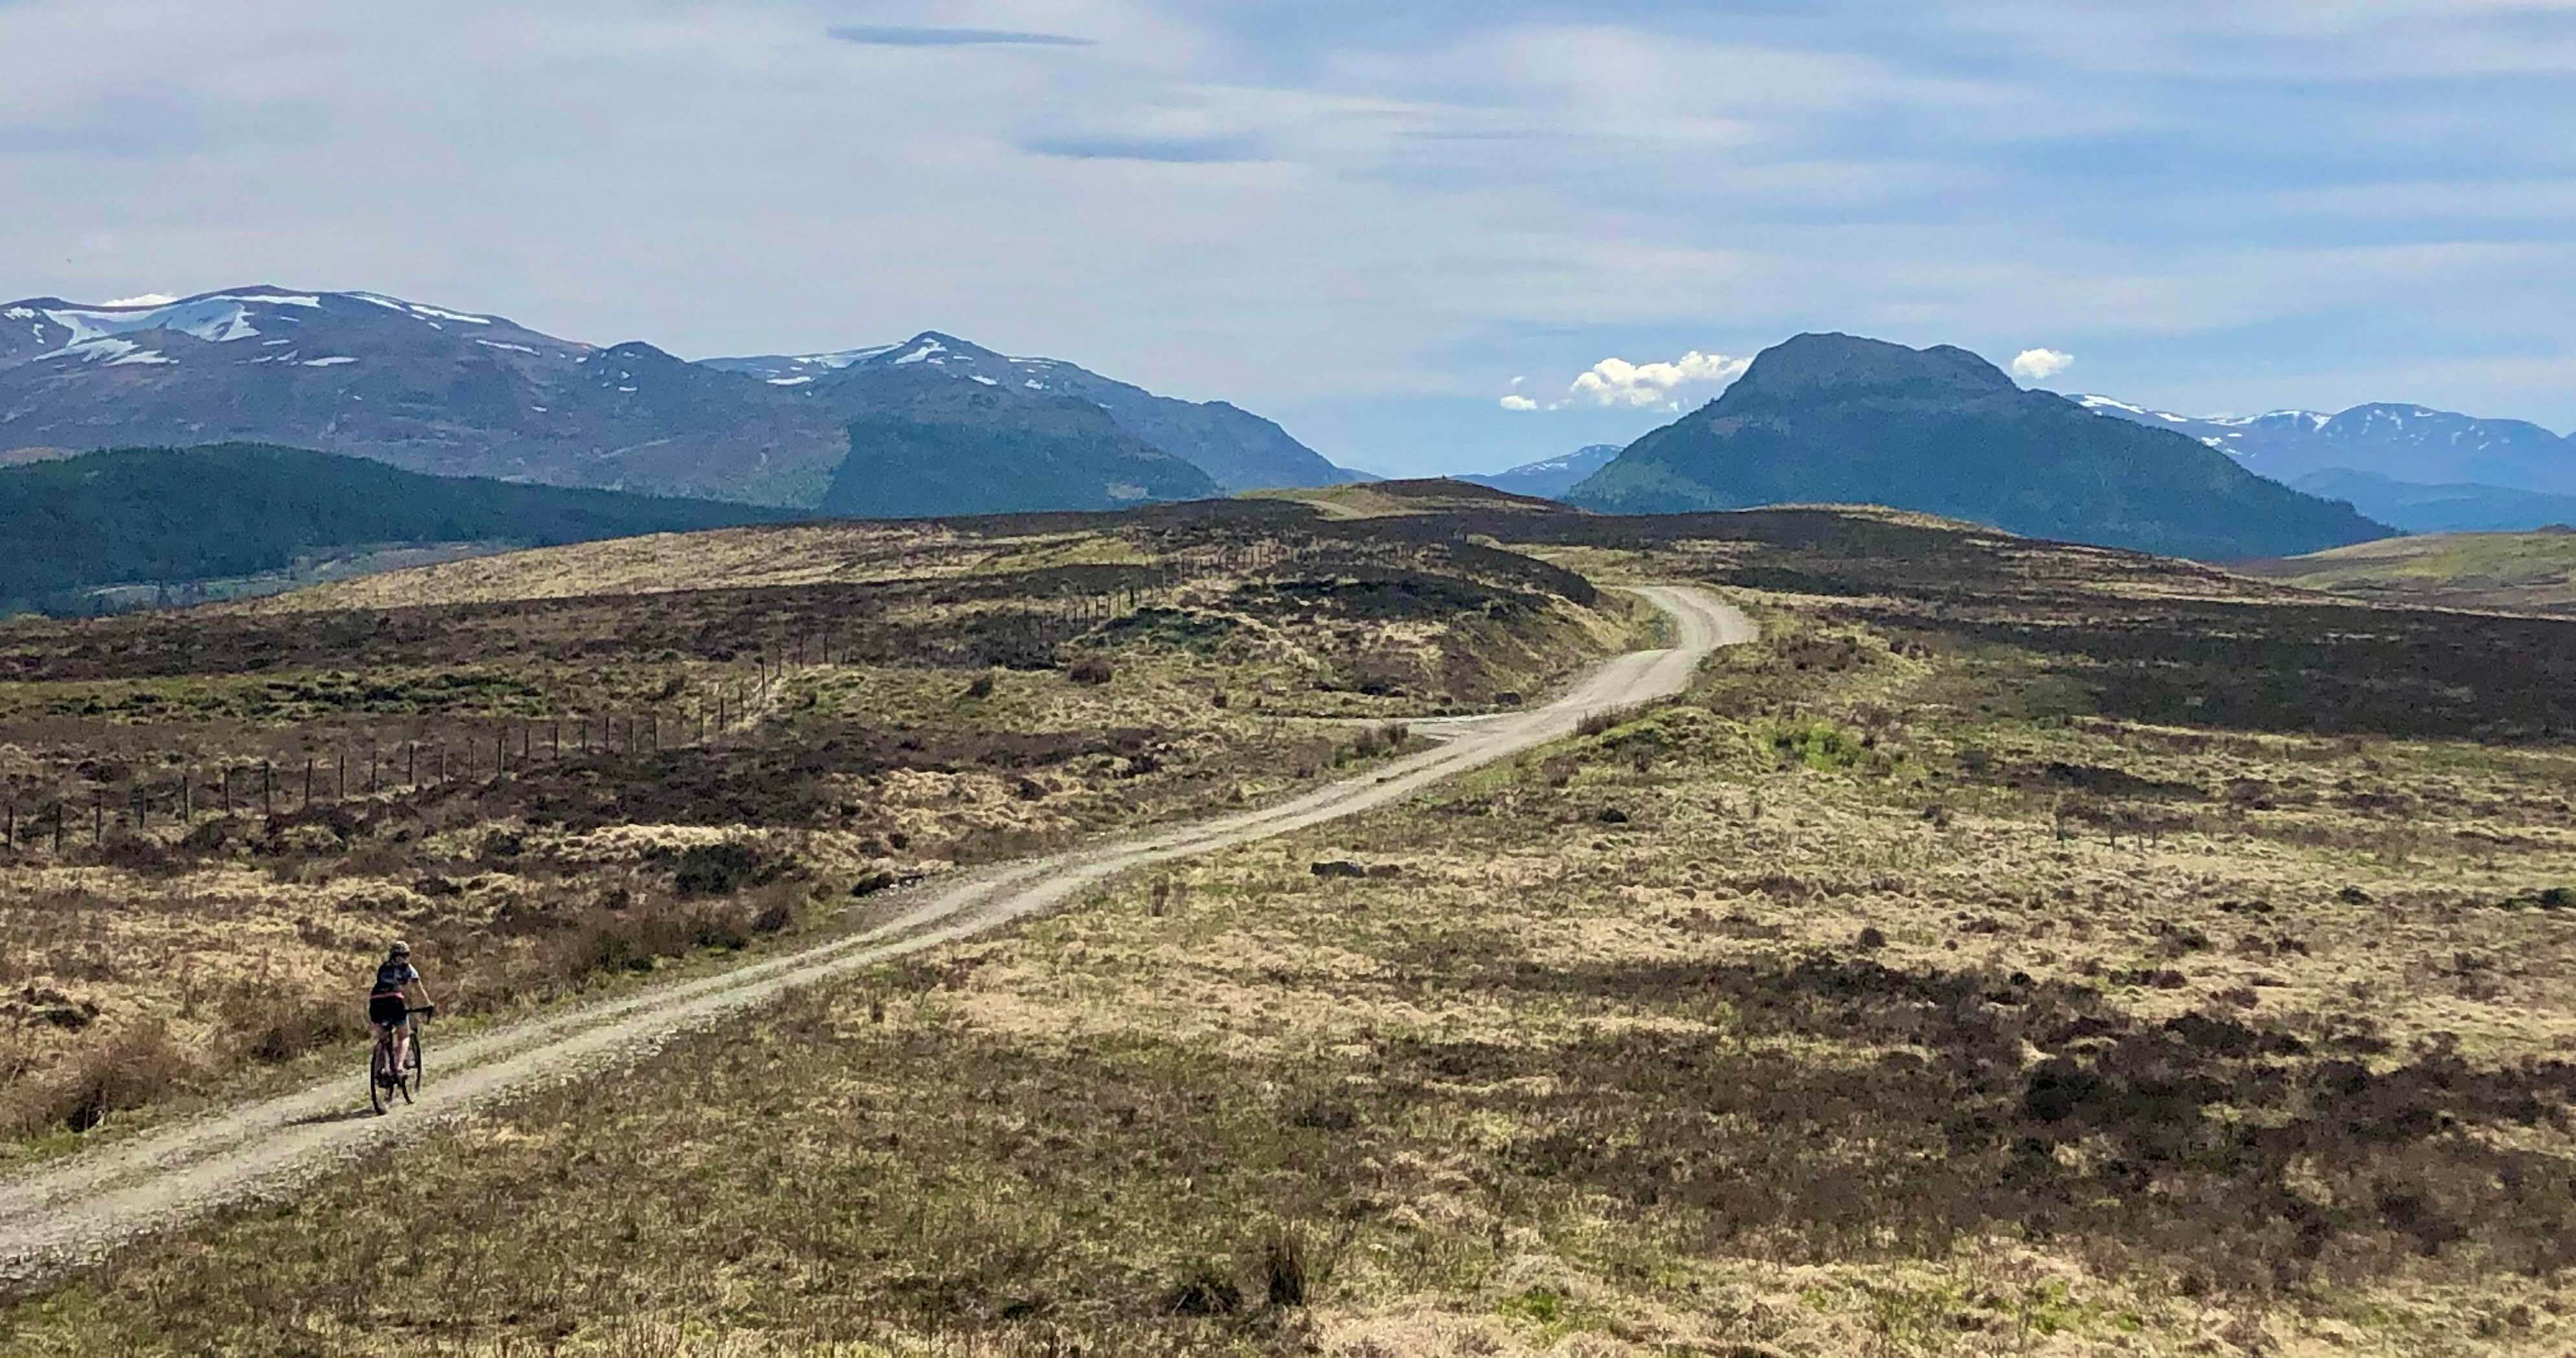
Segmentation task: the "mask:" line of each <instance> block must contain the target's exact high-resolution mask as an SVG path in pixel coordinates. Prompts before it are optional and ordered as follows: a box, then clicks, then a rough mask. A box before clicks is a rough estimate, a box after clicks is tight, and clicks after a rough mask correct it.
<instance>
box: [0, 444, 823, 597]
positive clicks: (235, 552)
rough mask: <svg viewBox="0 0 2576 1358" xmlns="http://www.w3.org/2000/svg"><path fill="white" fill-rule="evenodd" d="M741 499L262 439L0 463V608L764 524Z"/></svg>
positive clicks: (761, 514)
mask: <svg viewBox="0 0 2576 1358" xmlns="http://www.w3.org/2000/svg"><path fill="white" fill-rule="evenodd" d="M785 517H790V516H789V515H788V514H787V513H785V512H782V511H778V510H774V509H764V508H759V507H755V506H751V505H741V504H729V503H721V502H715V501H707V500H682V499H664V498H658V497H653V496H643V495H629V494H623V493H619V492H615V491H600V490H575V489H565V488H560V487H554V486H528V485H513V484H509V483H505V482H500V481H492V480H484V479H473V478H448V477H435V476H425V475H421V474H419V473H416V472H406V471H402V470H399V469H397V468H393V467H388V466H385V465H383V464H381V463H377V462H372V461H369V460H367V459H364V458H356V457H344V456H340V455H336V454H332V453H316V452H309V451H306V450H304V449H299V448H281V447H272V446H267V445H262V444H249V443H233V444H221V445H216V446H211V447H199V448H186V449H171V448H127V449H118V450H112V451H104V452H94V453H83V454H79V455H77V456H74V457H68V458H61V459H56V460H50V461H44V462H34V463H28V464H25V465H21V466H15V467H5V468H0V541H6V542H7V543H9V544H10V547H11V549H12V550H11V551H9V552H8V553H7V554H6V555H5V556H0V611H8V610H9V609H12V608H27V607H50V608H56V609H66V608H67V609H71V610H74V611H80V610H81V608H82V605H81V601H80V596H82V595H83V594H84V593H85V592H86V591H88V590H91V589H94V588H96V587H99V586H103V585H112V584H122V583H127V582H137V581H142V582H162V583H173V582H183V581H199V580H210V579H220V578H225V577H235V576H249V575H257V574H260V573H262V572H270V571H277V570H281V569H283V568H285V567H287V566H289V565H291V564H292V563H294V562H295V561H296V560H297V559H298V558H299V557H303V556H308V555H312V554H316V553H327V552H333V551H348V550H351V549H356V548H363V547H373V546H380V545H385V544H397V543H404V544H418V543H493V544H507V545H513V546H544V545H554V544H560V543H568V542H588V541H592V540H594V539H599V538H609V537H624V536H628V535H631V534H637V533H657V532H668V531H675V530H686V529H697V528H720V527H730V526H734V525H738V524H749V523H763V522H771V521H775V520H778V519H781V518H785Z"/></svg>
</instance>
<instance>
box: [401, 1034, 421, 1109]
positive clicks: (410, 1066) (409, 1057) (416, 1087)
mask: <svg viewBox="0 0 2576 1358" xmlns="http://www.w3.org/2000/svg"><path fill="white" fill-rule="evenodd" d="M406 1045H407V1047H408V1048H409V1050H408V1051H406V1052H405V1053H404V1056H403V1081H402V1092H403V1102H405V1103H409V1102H411V1100H412V1096H413V1095H414V1094H417V1093H419V1092H420V1029H419V1027H418V1026H414V1027H413V1028H412V1030H411V1041H410V1042H409V1043H408V1044H406Z"/></svg>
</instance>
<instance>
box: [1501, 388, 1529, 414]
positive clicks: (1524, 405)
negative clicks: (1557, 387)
mask: <svg viewBox="0 0 2576 1358" xmlns="http://www.w3.org/2000/svg"><path fill="white" fill-rule="evenodd" d="M1503 409H1505V410H1536V409H1538V402H1536V401H1533V400H1531V399H1530V398H1528V397H1526V396H1523V395H1521V394H1520V393H1519V392H1513V393H1512V394H1511V395H1509V396H1506V397H1504V398H1503Z"/></svg>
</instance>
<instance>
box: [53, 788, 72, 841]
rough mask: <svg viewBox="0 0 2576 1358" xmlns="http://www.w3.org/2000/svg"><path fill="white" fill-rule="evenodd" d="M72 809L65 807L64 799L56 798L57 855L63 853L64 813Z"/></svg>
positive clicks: (55, 837) (55, 829) (55, 832)
mask: <svg viewBox="0 0 2576 1358" xmlns="http://www.w3.org/2000/svg"><path fill="white" fill-rule="evenodd" d="M70 809H71V808H69V807H67V806H65V805H63V799H62V798H60V797H56V798H54V852H55V853H56V854H57V855H59V854H61V853H62V851H63V812H65V811H68V810H70Z"/></svg>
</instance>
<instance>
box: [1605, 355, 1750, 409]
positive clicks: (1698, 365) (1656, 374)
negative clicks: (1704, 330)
mask: <svg viewBox="0 0 2576 1358" xmlns="http://www.w3.org/2000/svg"><path fill="white" fill-rule="evenodd" d="M1752 362H1753V360H1751V359H1749V358H1729V357H1727V356H1726V355H1724V354H1703V353H1701V352H1700V351H1698V350H1697V349H1693V350H1692V351H1690V352H1689V353H1687V354H1684V355H1682V356H1681V357H1680V358H1677V359H1674V360H1672V361H1671V362H1669V363H1631V362H1629V361H1628V360H1626V359H1624V358H1605V359H1603V360H1601V361H1600V362H1598V363H1595V364H1593V365H1592V367H1591V369H1590V370H1589V371H1587V372H1585V373H1584V374H1583V375H1582V376H1581V377H1578V378H1575V379H1574V385H1573V386H1572V387H1570V388H1568V391H1569V392H1570V396H1569V399H1571V400H1576V401H1581V402H1583V403H1585V404H1587V405H1596V406H1605V407H1609V408H1613V409H1628V410H1644V409H1648V408H1651V407H1654V406H1676V405H1679V404H1680V399H1679V396H1678V393H1679V392H1680V391H1681V390H1682V389H1683V388H1685V387H1703V388H1707V389H1710V390H1712V391H1714V390H1715V389H1717V388H1720V387H1723V386H1725V385H1726V384H1728V383H1730V382H1732V381H1734V380H1735V379H1737V378H1739V377H1742V376H1743V375H1744V370H1745V368H1747V367H1748V366H1750V365H1751V364H1752Z"/></svg>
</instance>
